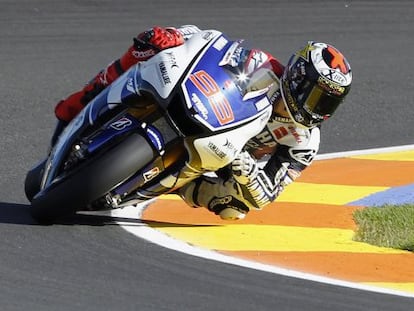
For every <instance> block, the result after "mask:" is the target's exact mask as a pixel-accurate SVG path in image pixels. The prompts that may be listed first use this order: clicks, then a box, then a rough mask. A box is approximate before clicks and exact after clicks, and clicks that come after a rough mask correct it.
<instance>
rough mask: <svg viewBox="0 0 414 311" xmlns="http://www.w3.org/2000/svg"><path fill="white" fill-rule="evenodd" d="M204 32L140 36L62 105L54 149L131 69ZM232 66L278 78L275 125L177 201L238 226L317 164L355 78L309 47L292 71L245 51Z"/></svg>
mask: <svg viewBox="0 0 414 311" xmlns="http://www.w3.org/2000/svg"><path fill="white" fill-rule="evenodd" d="M199 31H201V30H200V29H199V28H198V27H197V26H194V25H187V26H182V27H180V28H174V27H165V28H164V27H159V26H156V27H153V28H151V29H149V30H147V31H144V32H142V33H140V34H139V35H138V36H137V37H136V38H134V43H133V45H131V46H130V47H129V49H128V50H127V52H126V53H125V54H124V55H122V56H121V57H120V58H119V59H117V60H115V61H114V62H112V63H111V64H109V65H108V66H107V67H106V68H105V69H104V70H102V71H100V72H99V73H98V74H97V75H96V76H95V77H94V78H93V79H92V80H91V81H90V82H89V83H87V84H86V85H85V86H84V88H83V89H81V90H80V91H78V92H75V93H73V94H72V95H70V96H69V97H67V98H66V99H65V100H62V101H60V102H59V103H58V104H57V105H56V107H55V115H56V117H57V119H58V125H57V127H56V130H55V133H54V135H53V137H52V145H53V144H54V143H55V141H56V139H57V138H58V136H59V134H60V133H61V131H62V130H63V128H64V127H65V126H66V125H67V124H68V122H70V121H71V120H72V119H73V118H74V117H75V116H76V115H77V114H78V113H79V112H80V111H81V110H82V109H83V107H85V106H86V105H87V104H88V102H89V101H91V100H92V99H93V98H94V97H95V96H97V95H98V94H99V93H100V92H101V91H102V90H104V89H105V88H106V87H107V86H108V85H110V84H111V83H112V82H113V81H115V80H116V79H117V78H118V77H119V76H120V75H122V73H124V72H125V71H126V70H127V69H128V68H130V67H131V66H133V65H134V64H136V63H138V62H142V61H145V60H147V59H149V58H150V57H152V56H153V55H155V54H156V53H158V52H159V51H161V50H164V49H168V48H171V47H175V46H179V45H182V44H185V41H186V40H187V39H188V38H190V37H191V36H192V35H193V34H194V33H197V32H199ZM228 64H229V65H230V66H231V67H234V68H238V67H240V66H242V67H243V68H241V69H242V71H243V73H245V74H246V76H248V74H249V73H250V72H253V71H254V70H256V69H257V68H260V67H266V68H269V69H271V70H272V71H273V72H274V73H275V74H276V76H277V77H279V78H280V87H279V90H278V91H277V92H276V93H275V94H274V96H273V97H272V98H271V102H272V104H273V107H274V109H273V114H272V117H271V118H270V120H269V122H268V124H267V126H266V127H265V128H264V129H263V130H262V132H261V133H260V134H258V135H256V136H255V137H253V138H251V139H250V140H249V142H248V143H247V144H246V146H245V147H244V151H243V152H242V153H241V154H240V155H239V156H238V157H237V158H236V159H235V160H234V161H233V162H232V164H231V165H229V167H226V168H224V169H221V170H220V171H218V172H216V174H215V175H214V176H201V177H199V178H197V179H195V180H193V181H191V182H189V183H188V184H186V185H185V186H184V187H182V188H181V189H179V190H178V191H177V192H176V193H177V194H179V195H180V196H181V197H182V198H183V200H184V201H185V202H186V203H187V204H189V205H191V206H193V207H205V208H207V209H208V210H209V211H211V212H213V213H215V214H217V215H219V216H220V217H221V218H222V219H226V220H237V219H242V218H244V217H245V215H246V214H247V213H248V212H249V211H250V210H252V209H259V210H260V209H262V208H263V207H265V206H266V205H268V204H269V203H271V202H273V201H274V200H276V198H277V197H278V196H279V194H280V193H281V192H282V191H283V189H284V188H285V187H286V186H287V185H289V184H290V183H292V182H293V181H294V180H295V179H296V178H298V177H299V176H300V174H301V172H302V171H303V170H304V169H305V168H307V167H308V166H309V165H310V164H311V163H312V161H313V159H314V157H315V155H316V154H317V152H318V149H319V143H320V127H321V123H322V122H323V121H324V120H326V119H328V118H329V117H331V116H332V115H333V113H334V112H335V110H336V109H337V107H338V106H339V105H340V103H341V102H342V101H343V100H344V98H345V97H346V95H347V94H348V92H349V90H350V86H351V82H352V72H351V68H350V65H349V63H348V61H347V60H346V59H345V57H344V56H343V54H342V53H341V52H339V51H338V50H337V49H336V48H334V47H333V46H332V45H329V44H326V43H320V42H311V41H310V42H308V43H307V44H306V45H305V47H303V48H302V49H300V50H298V51H297V52H296V53H294V54H293V55H292V56H291V58H290V60H289V61H288V64H287V65H286V67H285V66H283V65H282V64H281V63H280V62H279V61H278V60H277V59H276V58H275V57H274V56H272V55H271V54H269V53H268V52H264V51H262V50H259V49H247V48H243V47H242V46H240V47H239V48H238V49H237V50H236V51H234V52H233V54H232V55H231V58H230V59H229V60H228ZM258 161H260V162H258ZM259 163H264V165H259Z"/></svg>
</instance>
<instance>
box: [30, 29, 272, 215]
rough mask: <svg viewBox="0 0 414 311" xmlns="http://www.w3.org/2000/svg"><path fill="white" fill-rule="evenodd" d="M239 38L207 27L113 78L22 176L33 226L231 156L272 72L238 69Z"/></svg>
mask: <svg viewBox="0 0 414 311" xmlns="http://www.w3.org/2000/svg"><path fill="white" fill-rule="evenodd" d="M243 42H244V41H242V40H238V41H232V40H230V39H229V38H228V37H227V36H226V35H225V34H223V33H221V32H219V31H216V30H208V31H202V32H200V33H197V34H194V35H193V36H192V37H191V38H190V39H188V40H187V41H186V43H185V44H183V45H181V46H178V47H175V48H170V49H167V50H164V51H161V52H159V53H158V54H156V55H155V56H153V57H152V58H151V59H149V60H148V61H145V62H141V63H139V64H137V65H135V66H133V67H131V68H130V69H129V70H128V71H126V72H125V73H124V74H123V75H122V76H121V77H119V78H118V79H117V80H116V81H114V82H113V83H112V84H111V85H110V86H109V87H107V88H106V89H105V90H104V91H102V92H101V93H100V94H99V95H98V96H97V97H96V98H94V99H93V100H92V101H91V102H90V103H89V104H88V105H87V106H86V107H85V108H84V109H83V110H82V111H81V112H80V113H79V114H78V115H77V117H76V118H74V119H73V120H72V122H71V123H70V124H69V125H68V126H67V127H66V128H65V130H64V131H63V132H62V134H61V135H60V137H59V138H58V140H57V142H56V143H55V145H54V146H53V147H52V149H51V151H50V153H49V154H48V157H47V158H46V159H45V160H44V161H42V162H40V163H39V164H38V165H37V166H35V167H34V168H32V169H31V170H30V171H29V172H28V174H27V176H26V180H25V192H26V196H27V198H28V199H29V201H30V202H31V207H30V210H31V214H32V216H33V217H34V218H35V219H36V220H38V221H39V222H41V223H46V222H47V223H52V222H53V221H56V219H57V218H60V217H61V216H65V215H69V214H74V213H76V212H77V211H82V210H101V209H102V210H104V209H116V208H122V207H124V206H127V205H134V204H137V203H141V202H143V201H147V200H150V199H154V198H156V197H158V196H159V195H161V194H167V193H173V192H174V191H175V190H177V189H179V188H180V187H182V186H184V185H185V184H186V183H188V182H189V181H191V180H193V179H195V178H197V177H199V176H201V175H202V174H206V173H209V172H215V171H217V170H219V169H221V168H223V167H225V166H227V165H228V164H229V163H230V162H232V161H233V160H234V158H235V157H236V156H237V155H238V154H239V152H240V151H241V150H242V148H243V146H244V145H245V143H246V142H247V141H248V140H249V139H250V138H251V137H253V136H255V135H257V134H258V133H259V132H260V131H261V130H262V129H263V128H264V126H265V125H266V123H267V121H268V119H269V117H270V115H271V112H272V105H271V98H272V96H273V95H274V94H275V92H276V91H277V89H278V88H279V82H278V78H277V77H276V76H275V74H274V73H273V72H272V71H271V70H269V69H265V68H260V69H255V70H253V71H252V72H250V73H249V74H246V72H245V71H244V69H243V68H244V62H245V61H246V55H245V53H244V51H245V50H246V49H245V48H244V46H243V44H244V43H243Z"/></svg>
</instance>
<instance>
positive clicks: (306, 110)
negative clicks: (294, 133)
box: [281, 77, 343, 128]
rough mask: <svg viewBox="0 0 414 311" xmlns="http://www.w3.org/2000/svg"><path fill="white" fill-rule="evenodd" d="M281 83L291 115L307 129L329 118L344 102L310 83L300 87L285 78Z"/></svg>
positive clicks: (304, 83) (302, 84) (307, 82)
mask: <svg viewBox="0 0 414 311" xmlns="http://www.w3.org/2000/svg"><path fill="white" fill-rule="evenodd" d="M281 82H282V95H283V99H284V101H285V104H286V105H287V108H288V111H289V114H290V115H291V117H292V118H293V119H294V121H295V122H296V123H297V124H299V125H302V126H304V127H307V128H310V127H314V126H316V125H318V124H319V123H321V122H322V121H323V120H326V119H327V118H329V117H330V116H331V115H332V114H333V113H334V111H335V110H336V108H338V106H339V104H340V103H341V102H342V100H343V99H342V98H338V97H336V96H332V95H329V94H328V93H327V92H326V91H325V90H323V89H322V88H321V87H320V86H319V85H318V84H316V83H313V82H310V81H306V82H303V83H301V84H299V85H298V84H297V83H295V82H291V83H288V82H287V80H286V78H285V77H283V78H282V79H281Z"/></svg>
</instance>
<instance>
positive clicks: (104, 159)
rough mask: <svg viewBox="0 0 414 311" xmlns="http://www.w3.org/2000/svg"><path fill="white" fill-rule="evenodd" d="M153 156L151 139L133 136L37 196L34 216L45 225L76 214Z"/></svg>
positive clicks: (33, 209) (32, 209)
mask: <svg viewBox="0 0 414 311" xmlns="http://www.w3.org/2000/svg"><path fill="white" fill-rule="evenodd" d="M153 157H154V152H153V149H152V147H151V145H149V143H148V142H147V140H146V139H145V138H144V137H142V136H140V135H138V134H133V135H131V136H129V137H127V138H126V139H125V140H124V141H122V142H121V143H119V144H118V145H116V146H115V147H114V148H112V149H110V150H107V151H105V152H104V153H102V154H99V155H97V156H95V157H93V158H91V159H88V160H86V162H84V163H82V164H81V165H80V166H79V168H77V169H75V171H74V172H72V173H71V174H68V175H67V176H65V177H63V178H62V179H60V180H59V179H57V180H56V181H55V182H53V183H52V184H51V185H50V186H49V187H47V188H45V189H43V190H42V191H40V192H39V193H38V194H36V195H35V196H34V197H33V199H32V204H31V208H30V212H31V215H32V217H33V218H34V219H35V220H37V221H38V222H39V223H42V224H51V223H53V222H54V221H56V220H57V219H59V218H63V217H65V216H69V215H73V214H75V213H76V212H77V211H78V210H80V209H81V208H82V207H85V206H87V205H88V204H90V203H91V202H93V201H95V200H97V199H98V198H100V197H102V196H104V195H105V194H106V193H108V192H109V191H111V190H112V189H113V188H114V187H115V186H117V185H118V184H120V183H121V182H123V181H125V180H126V179H127V178H129V177H130V176H132V175H133V174H134V173H135V172H136V171H138V170H139V169H140V168H142V167H143V166H145V165H146V164H148V163H149V162H150V161H151V160H152V159H153Z"/></svg>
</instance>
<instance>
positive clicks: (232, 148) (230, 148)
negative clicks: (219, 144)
mask: <svg viewBox="0 0 414 311" xmlns="http://www.w3.org/2000/svg"><path fill="white" fill-rule="evenodd" d="M223 146H224V147H226V148H227V149H228V150H229V151H230V152H232V153H233V156H236V154H237V152H238V151H237V149H236V147H235V146H234V145H233V144H232V143H231V142H230V141H229V140H228V139H227V138H226V142H225V143H224V145H223Z"/></svg>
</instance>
